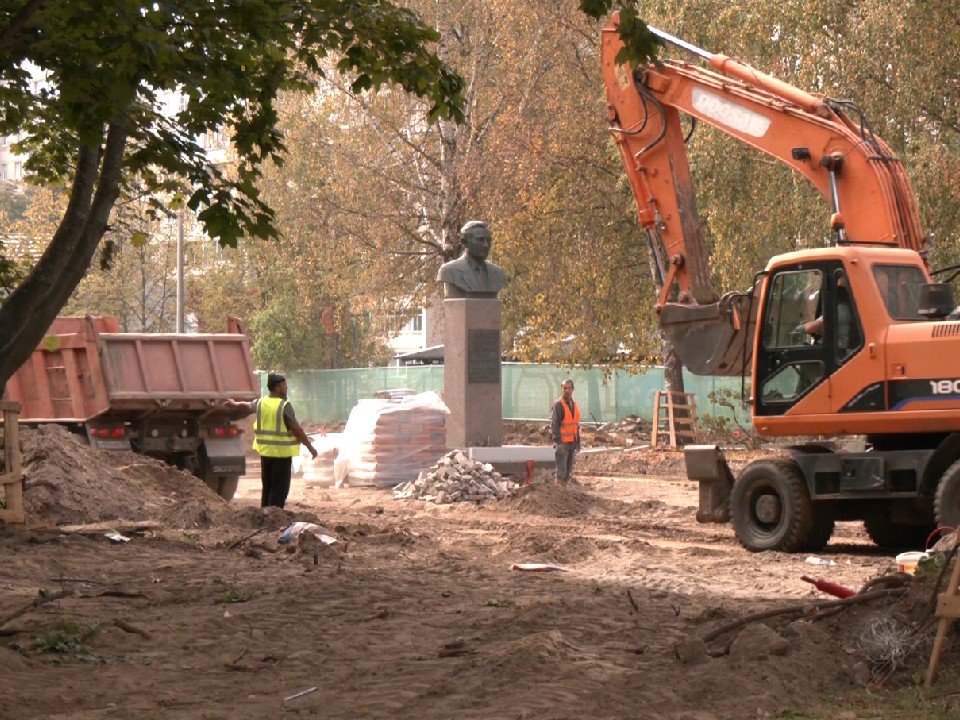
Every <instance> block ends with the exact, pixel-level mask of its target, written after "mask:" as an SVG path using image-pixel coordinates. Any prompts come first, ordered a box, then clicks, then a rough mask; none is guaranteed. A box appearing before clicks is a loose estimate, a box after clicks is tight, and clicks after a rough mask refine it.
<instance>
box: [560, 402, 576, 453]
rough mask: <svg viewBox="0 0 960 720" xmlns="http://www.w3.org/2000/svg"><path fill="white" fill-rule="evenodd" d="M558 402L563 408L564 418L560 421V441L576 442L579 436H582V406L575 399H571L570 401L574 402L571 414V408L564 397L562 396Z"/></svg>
mask: <svg viewBox="0 0 960 720" xmlns="http://www.w3.org/2000/svg"><path fill="white" fill-rule="evenodd" d="M557 402H558V403H560V406H561V407H562V408H563V419H562V420H561V421H560V442H562V443H572V442H576V441H577V438H578V437H580V406H579V405H577V403H576V401H575V400H571V401H570V402H572V403H573V413H572V414H571V412H570V408H569V407H568V406H567V404H566V403H565V402H564V401H563V398H560V399H559V400H557Z"/></svg>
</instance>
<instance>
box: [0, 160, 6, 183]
mask: <svg viewBox="0 0 960 720" xmlns="http://www.w3.org/2000/svg"><path fill="white" fill-rule="evenodd" d="M6 179H7V164H6V163H3V164H2V165H0V180H6Z"/></svg>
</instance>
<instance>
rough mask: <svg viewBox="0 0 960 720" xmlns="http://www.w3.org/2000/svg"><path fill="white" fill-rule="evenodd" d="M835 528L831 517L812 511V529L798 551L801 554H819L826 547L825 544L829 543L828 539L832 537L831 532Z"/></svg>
mask: <svg viewBox="0 0 960 720" xmlns="http://www.w3.org/2000/svg"><path fill="white" fill-rule="evenodd" d="M836 526H837V524H836V521H835V520H834V518H833V515H830V514H828V513H824V512H817V511H814V513H813V527H812V528H810V532H809V533H808V534H807V541H806V542H805V543H803V546H802V547H800V548H798V549H800V550H802V551H803V552H819V551H820V550H823V549H824V548H825V547H826V546H827V543H829V542H830V538H831V537H833V530H834V528H836Z"/></svg>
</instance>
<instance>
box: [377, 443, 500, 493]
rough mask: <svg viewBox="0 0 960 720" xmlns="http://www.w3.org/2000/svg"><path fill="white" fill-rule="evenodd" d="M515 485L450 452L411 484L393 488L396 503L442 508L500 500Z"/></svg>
mask: <svg viewBox="0 0 960 720" xmlns="http://www.w3.org/2000/svg"><path fill="white" fill-rule="evenodd" d="M517 487H519V486H518V485H517V483H515V482H514V481H513V480H510V479H509V478H505V477H504V476H503V475H501V474H500V473H498V472H497V471H496V470H494V469H493V465H490V464H489V463H482V462H480V461H478V460H473V459H471V458H469V457H467V456H466V455H465V454H464V453H462V452H461V451H460V450H452V451H450V452H448V453H447V454H446V455H444V456H443V457H441V458H440V460H438V461H437V464H436V465H434V466H433V467H431V468H430V469H429V470H426V471H424V472H422V473H420V476H419V477H418V478H417V479H416V480H414V481H412V482H406V483H403V484H401V485H398V486H397V487H396V488H394V491H393V496H394V497H395V498H397V499H398V500H426V501H427V502H432V503H436V504H437V505H443V504H445V503H455V502H482V501H483V500H499V499H500V498H502V497H504V496H505V495H507V494H509V493H510V492H511V491H513V490H515V489H516V488H517Z"/></svg>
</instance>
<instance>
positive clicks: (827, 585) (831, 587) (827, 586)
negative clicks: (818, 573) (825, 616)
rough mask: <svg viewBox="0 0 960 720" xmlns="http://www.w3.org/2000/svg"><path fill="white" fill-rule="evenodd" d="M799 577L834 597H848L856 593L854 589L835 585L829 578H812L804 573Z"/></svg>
mask: <svg viewBox="0 0 960 720" xmlns="http://www.w3.org/2000/svg"><path fill="white" fill-rule="evenodd" d="M800 579H801V580H803V581H804V582H808V583H810V584H811V585H813V586H814V587H815V588H816V589H817V590H821V591H823V592H825V593H828V594H830V595H833V596H834V597H838V598H848V597H853V596H854V595H856V594H857V591H856V590H851V589H850V588H848V587H844V586H843V585H837V584H836V583H832V582H830V581H829V580H824V579H823V578H812V577H810V576H809V575H804V576H802V577H801V578H800Z"/></svg>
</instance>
